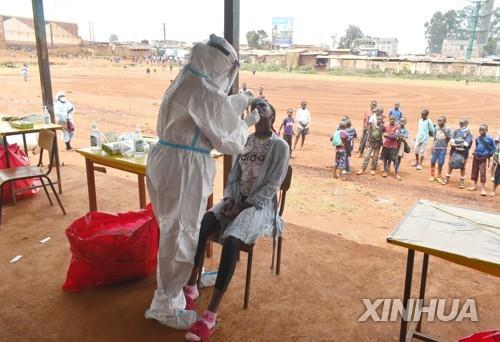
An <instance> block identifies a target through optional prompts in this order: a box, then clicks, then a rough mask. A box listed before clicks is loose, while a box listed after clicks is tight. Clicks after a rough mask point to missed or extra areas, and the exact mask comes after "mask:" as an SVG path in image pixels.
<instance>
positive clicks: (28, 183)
mask: <svg viewBox="0 0 500 342" xmlns="http://www.w3.org/2000/svg"><path fill="white" fill-rule="evenodd" d="M5 153H6V152H5V148H4V147H3V145H0V169H6V168H7V162H6V160H5ZM7 156H8V158H9V167H10V168H15V167H20V166H29V165H30V159H29V158H28V156H27V155H26V153H24V151H23V150H22V149H21V148H19V146H18V145H17V144H12V145H8V148H7ZM12 183H13V184H14V188H15V189H29V188H30V187H32V186H37V185H41V183H40V180H39V179H33V178H29V179H22V180H17V181H14V182H12ZM10 184H11V183H10V182H9V183H6V184H4V186H3V198H2V201H3V202H2V203H9V202H11V201H12V197H11V193H10ZM39 190H40V189H39V188H36V189H29V190H27V191H23V192H20V193H18V194H17V195H16V200H21V199H24V198H27V197H31V196H34V195H35V194H37V193H38V191H39Z"/></svg>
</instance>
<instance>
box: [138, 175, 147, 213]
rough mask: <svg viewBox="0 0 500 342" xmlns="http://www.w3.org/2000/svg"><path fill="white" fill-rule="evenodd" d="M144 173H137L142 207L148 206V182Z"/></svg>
mask: <svg viewBox="0 0 500 342" xmlns="http://www.w3.org/2000/svg"><path fill="white" fill-rule="evenodd" d="M144 178H145V177H144V175H137V180H138V181H139V206H140V208H141V209H143V208H145V207H146V182H145V180H144Z"/></svg>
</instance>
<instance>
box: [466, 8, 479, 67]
mask: <svg viewBox="0 0 500 342" xmlns="http://www.w3.org/2000/svg"><path fill="white" fill-rule="evenodd" d="M480 10H481V2H480V1H476V7H474V13H473V14H472V24H471V26H472V28H471V32H470V37H469V44H468V45H467V54H466V56H465V59H466V60H470V59H471V57H472V48H473V47H474V40H475V39H476V33H477V22H478V20H479V11H480Z"/></svg>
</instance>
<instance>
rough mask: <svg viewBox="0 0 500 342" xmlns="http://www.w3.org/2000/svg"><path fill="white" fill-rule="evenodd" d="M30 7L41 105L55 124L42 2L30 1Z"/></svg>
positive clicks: (38, 0)
mask: <svg viewBox="0 0 500 342" xmlns="http://www.w3.org/2000/svg"><path fill="white" fill-rule="evenodd" d="M32 5H33V22H34V26H35V38H36V52H37V57H38V70H39V71H40V84H41V86H42V100H43V105H44V106H47V108H48V110H49V113H50V120H51V121H52V122H55V118H54V100H53V99H52V83H51V80H50V66H49V52H48V50H47V35H46V32H45V18H44V14H43V0H32Z"/></svg>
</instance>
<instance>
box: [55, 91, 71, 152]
mask: <svg viewBox="0 0 500 342" xmlns="http://www.w3.org/2000/svg"><path fill="white" fill-rule="evenodd" d="M74 113H75V107H73V105H72V104H71V102H69V101H68V100H67V99H66V95H65V94H64V93H63V92H62V91H60V92H58V93H57V94H56V102H54V114H55V117H56V122H57V124H59V125H61V126H63V130H62V138H63V141H64V143H65V144H66V150H68V151H69V150H71V140H72V139H73V137H74V136H75V121H74V119H73V114H74Z"/></svg>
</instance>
